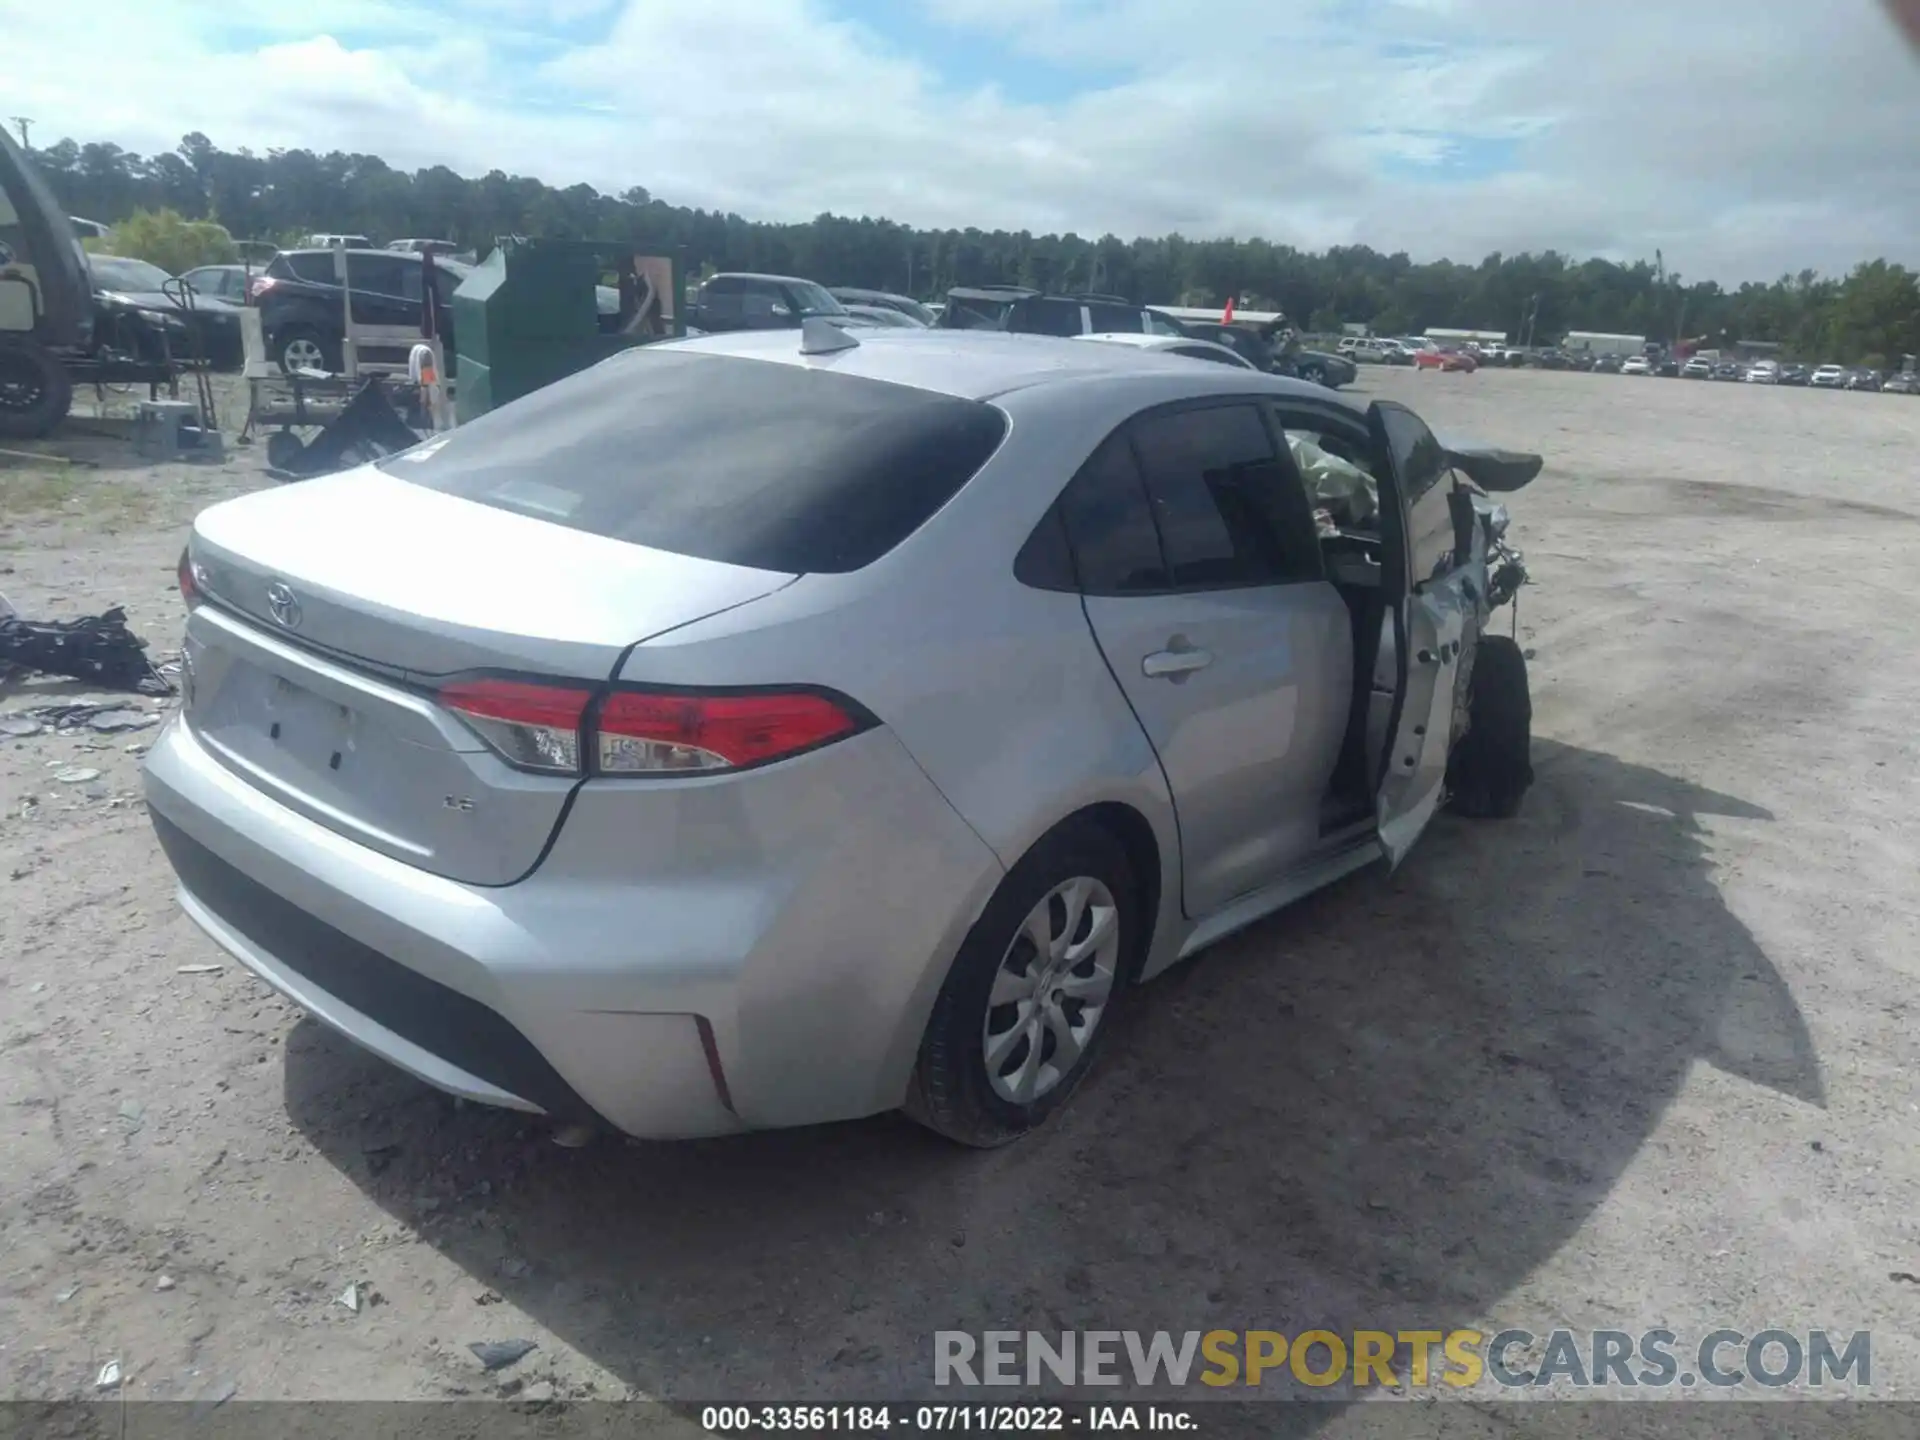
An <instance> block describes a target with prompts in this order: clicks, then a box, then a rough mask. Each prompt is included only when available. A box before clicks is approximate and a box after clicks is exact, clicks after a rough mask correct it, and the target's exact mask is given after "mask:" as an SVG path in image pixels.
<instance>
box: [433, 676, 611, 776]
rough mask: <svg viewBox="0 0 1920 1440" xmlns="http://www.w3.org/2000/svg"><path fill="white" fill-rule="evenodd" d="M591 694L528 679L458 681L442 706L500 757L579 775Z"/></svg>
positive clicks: (530, 766) (526, 767) (529, 766)
mask: <svg viewBox="0 0 1920 1440" xmlns="http://www.w3.org/2000/svg"><path fill="white" fill-rule="evenodd" d="M592 698H593V692H592V691H590V690H582V689H574V688H571V687H563V686H557V685H540V684H535V683H532V682H529V681H525V680H458V681H455V682H454V683H453V684H451V685H448V686H447V687H446V688H445V689H443V690H442V691H441V692H440V702H441V703H442V704H443V705H445V706H446V707H447V708H448V709H449V710H452V711H454V712H455V713H456V714H458V715H459V716H460V717H461V718H462V719H463V720H465V721H466V722H467V724H469V725H471V726H472V727H473V729H474V732H475V733H476V734H477V735H479V736H480V738H481V739H482V740H485V741H486V742H487V743H488V744H489V745H491V746H492V747H493V748H494V749H495V750H496V751H497V752H498V753H499V755H500V758H501V759H503V760H505V761H507V762H508V763H509V764H511V765H515V766H518V767H519V768H520V769H522V770H539V771H544V772H546V773H548V774H555V775H578V774H579V773H580V756H581V748H580V729H581V721H582V720H583V719H584V718H585V717H586V713H587V702H588V701H589V700H591V699H592Z"/></svg>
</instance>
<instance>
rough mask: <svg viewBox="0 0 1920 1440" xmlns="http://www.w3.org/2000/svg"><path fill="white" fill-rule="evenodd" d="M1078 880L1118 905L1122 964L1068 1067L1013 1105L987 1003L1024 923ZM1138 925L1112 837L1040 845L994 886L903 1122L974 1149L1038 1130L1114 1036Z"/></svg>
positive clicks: (1133, 885)
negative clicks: (998, 1065)
mask: <svg viewBox="0 0 1920 1440" xmlns="http://www.w3.org/2000/svg"><path fill="white" fill-rule="evenodd" d="M1082 876H1084V877H1088V878H1091V879H1094V880H1098V881H1099V882H1100V883H1101V884H1103V885H1105V886H1106V888H1107V890H1108V892H1109V893H1110V894H1111V895H1112V896H1113V899H1114V908H1115V910H1116V912H1117V916H1116V918H1117V921H1118V926H1119V961H1118V964H1117V966H1116V974H1115V977H1114V982H1113V988H1112V991H1111V992H1110V994H1109V996H1108V998H1107V1001H1106V1004H1105V1006H1104V1008H1103V1010H1102V1013H1101V1015H1100V1018H1099V1022H1098V1023H1097V1024H1096V1025H1095V1026H1094V1027H1093V1033H1092V1035H1091V1036H1090V1037H1089V1038H1088V1041H1087V1043H1086V1046H1085V1048H1084V1049H1083V1050H1082V1052H1081V1054H1080V1056H1079V1058H1078V1059H1077V1060H1075V1061H1074V1063H1073V1066H1072V1068H1071V1069H1069V1070H1068V1071H1067V1072H1066V1074H1065V1075H1064V1076H1062V1077H1061V1079H1060V1081H1059V1082H1058V1083H1057V1084H1056V1085H1055V1086H1054V1087H1053V1088H1052V1089H1050V1090H1048V1091H1047V1092H1046V1093H1045V1094H1043V1095H1041V1096H1039V1097H1038V1098H1037V1099H1035V1100H1033V1101H1030V1102H1028V1103H1025V1104H1016V1103H1014V1102H1012V1101H1009V1100H1008V1099H1006V1098H1004V1097H1002V1096H1001V1095H1000V1094H998V1093H997V1092H996V1091H995V1090H994V1088H993V1084H992V1081H991V1080H990V1078H989V1075H988V1070H987V1062H986V1052H985V1034H984V1032H985V1028H986V1025H987V1023H988V1019H989V1006H988V1003H987V1002H988V999H989V996H990V993H991V991H992V988H993V985H994V981H995V979H996V977H997V976H998V975H999V973H1000V968H1001V964H1002V962H1003V961H1004V960H1006V959H1007V958H1008V956H1009V955H1010V954H1012V953H1013V951H1014V947H1015V945H1016V942H1018V941H1019V940H1020V939H1021V935H1020V931H1021V927H1022V925H1023V923H1024V922H1025V920H1026V918H1027V916H1028V914H1029V913H1031V912H1032V911H1033V910H1034V909H1035V908H1036V907H1037V906H1038V905H1039V904H1040V902H1041V901H1042V900H1044V899H1046V898H1047V896H1048V894H1049V893H1050V892H1051V891H1053V890H1054V889H1055V888H1056V887H1058V886H1060V885H1061V884H1063V883H1065V882H1067V881H1069V880H1072V879H1075V878H1078V877H1082ZM1144 926H1145V918H1144V917H1143V915H1142V913H1141V903H1140V896H1139V887H1138V882H1137V880H1136V878H1135V876H1134V873H1133V867H1132V866H1131V865H1129V864H1128V863H1127V854H1126V851H1125V850H1124V849H1123V848H1122V847H1121V845H1120V843H1119V841H1117V840H1115V839H1114V838H1113V836H1112V835H1111V834H1109V833H1108V832H1107V831H1105V830H1103V829H1101V828H1100V827H1099V826H1097V825H1094V824H1091V823H1088V822H1081V821H1069V822H1068V823H1067V824H1065V825H1062V826H1061V827H1060V828H1059V829H1057V830H1055V831H1053V832H1052V833H1051V834H1050V835H1048V836H1046V837H1045V838H1044V839H1042V840H1041V841H1040V842H1039V843H1038V844H1037V845H1035V846H1034V847H1033V849H1032V850H1030V851H1028V852H1027V854H1026V856H1025V857H1024V858H1023V859H1022V860H1021V861H1020V863H1019V864H1018V865H1015V866H1014V867H1013V869H1012V870H1010V871H1009V872H1008V873H1007V875H1006V878H1005V879H1003V880H1002V881H1001V882H1000V888H999V889H997V890H996V891H994V894H993V898H992V899H991V900H989V901H988V902H987V908H986V910H985V911H984V912H983V913H982V914H981V916H980V918H979V920H977V921H976V922H975V923H974V926H973V929H972V930H970V931H969V932H968V933H967V938H966V940H965V941H964V942H963V943H962V945H961V946H960V953H959V954H958V955H957V956H955V957H954V962H953V968H952V970H950V971H949V972H948V974H947V979H946V983H945V984H944V985H943V986H941V989H940V996H939V998H938V999H937V1000H936V1001H935V1002H934V1006H933V1014H932V1016H931V1017H930V1018H929V1019H928V1021H927V1029H926V1033H925V1034H924V1035H923V1036H922V1037H921V1041H920V1057H919V1060H918V1062H917V1064H916V1065H915V1067H914V1072H913V1080H912V1083H911V1084H910V1085H909V1087H908V1091H907V1101H906V1105H905V1110H906V1113H907V1114H908V1115H909V1116H910V1117H911V1118H913V1119H914V1120H917V1121H918V1122H919V1123H920V1124H922V1125H924V1126H926V1127H927V1128H928V1129H930V1130H933V1131H935V1132H937V1133H939V1134H941V1135H944V1136H946V1137H947V1138H948V1139H950V1140H955V1141H958V1142H959V1143H960V1144H962V1145H971V1146H974V1147H976V1148H980V1149H988V1148H991V1147H993V1146H996V1145H1004V1144H1006V1143H1007V1142H1008V1141H1010V1140H1017V1139H1019V1138H1020V1137H1021V1136H1022V1135H1024V1134H1026V1133H1027V1132H1028V1131H1029V1130H1032V1129H1034V1128H1035V1127H1036V1126H1038V1125H1040V1124H1041V1123H1043V1122H1044V1121H1045V1120H1046V1119H1047V1117H1048V1116H1050V1115H1052V1114H1053V1113H1054V1111H1056V1110H1058V1109H1059V1108H1060V1107H1061V1106H1062V1105H1064V1104H1065V1103H1066V1102H1067V1100H1068V1098H1069V1097H1070V1096H1071V1095H1072V1094H1073V1092H1074V1090H1075V1089H1076V1088H1078V1086H1079V1084H1080V1082H1081V1080H1083V1079H1084V1078H1085V1077H1086V1074H1087V1071H1088V1070H1089V1068H1091V1066H1092V1064H1093V1061H1094V1057H1095V1056H1097V1055H1098V1054H1099V1052H1100V1048H1101V1046H1102V1045H1103V1044H1104V1043H1105V1041H1106V1037H1107V1035H1108V1033H1109V1032H1111V1030H1112V1029H1113V1021H1114V1012H1115V1009H1116V1007H1117V1006H1118V1005H1119V1004H1120V1003H1121V1001H1122V999H1123V997H1124V995H1125V992H1126V990H1127V987H1128V985H1129V984H1130V982H1131V979H1132V976H1133V974H1134V972H1135V971H1136V969H1137V968H1138V961H1139V955H1140V953H1141V952H1142V950H1143V949H1144V941H1145V938H1146V931H1145V928H1144ZM1003 1008H1006V1007H1003ZM1021 1043H1026V1042H1021ZM1015 1053H1016V1055H1017V1054H1018V1051H1017V1050H1016V1052H1015Z"/></svg>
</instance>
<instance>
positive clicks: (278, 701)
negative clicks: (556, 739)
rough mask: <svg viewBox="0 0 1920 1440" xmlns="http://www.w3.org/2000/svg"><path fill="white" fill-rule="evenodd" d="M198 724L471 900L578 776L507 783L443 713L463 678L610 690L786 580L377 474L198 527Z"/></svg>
mask: <svg viewBox="0 0 1920 1440" xmlns="http://www.w3.org/2000/svg"><path fill="white" fill-rule="evenodd" d="M191 555H192V564H193V570H192V573H193V576H194V583H195V584H196V586H197V587H198V588H199V589H200V591H201V592H202V594H203V596H204V598H205V599H206V600H207V601H209V602H211V603H207V604H202V605H199V606H197V607H196V608H195V610H194V612H193V614H192V616H191V618H190V620H189V624H188V635H187V651H186V653H187V662H188V666H189V672H190V677H191V679H190V683H189V686H188V706H187V713H188V723H189V724H190V725H191V726H192V728H193V730H194V732H195V734H196V735H198V736H199V737H200V738H201V740H202V741H203V743H205V744H206V745H207V746H208V748H209V749H210V750H211V751H212V753H214V754H215V755H216V756H218V757H219V759H220V760H221V761H222V763H224V764H226V765H227V766H228V767H229V768H230V769H232V770H233V771H235V773H237V774H239V775H241V776H243V777H244V778H246V779H247V780H248V781H249V782H250V783H252V784H254V785H255V786H257V787H258V788H259V789H261V790H262V791H263V792H265V793H266V794H268V795H271V796H272V797H273V798H274V799H276V800H277V801H279V802H280V803H282V804H284V805H286V806H288V807H289V808H291V809H293V810H295V811H297V812H299V813H301V814H303V815H305V816H307V817H308V818H309V819H312V820H315V821H317V822H318V823H320V824H323V825H325V826H327V827H328V828H329V829H332V830H334V831H336V832H338V833H340V834H343V835H346V836H348V837H350V838H351V839H354V840H356V841H358V842H359V843H361V844H364V845H367V846H369V847H370V848H373V849H375V850H378V851H380V852H382V853H384V854H387V855H390V856H392V857H394V858H395V859H399V860H404V861H406V862H408V863H411V864H415V865H418V866H420V867H422V868H423V869H427V870H431V871H433V872H434V873H436V874H441V875H446V876H449V877H452V878H455V879H460V880H465V881H469V882H472V883H476V884H486V885H501V884H509V883H511V882H513V881H514V880H517V879H519V878H520V877H521V876H523V875H524V874H526V873H527V872H528V870H530V869H531V868H532V866H533V865H534V864H535V863H536V862H537V861H538V859H539V857H540V855H541V854H542V852H543V851H544V850H545V848H546V845H547V842H548V840H549V838H550V837H551V835H552V833H553V830H554V827H555V825H556V824H558V822H559V820H560V818H561V816H562V814H563V813H564V809H565V806H566V803H567V798H568V796H569V795H570V794H571V793H572V790H573V788H574V786H575V785H576V784H578V779H577V777H573V776H567V775H547V774H531V773H527V772H525V771H522V770H516V769H514V768H512V767H511V766H508V765H507V764H506V763H505V762H504V761H502V760H501V759H500V758H499V756H498V755H497V754H495V753H494V752H493V751H492V750H491V749H489V747H488V746H487V745H486V744H485V743H484V742H483V741H482V740H481V738H480V737H479V735H478V734H476V733H475V732H474V730H473V728H472V727H471V726H470V725H469V724H467V723H466V722H464V721H463V720H462V719H461V718H460V717H459V716H457V715H456V714H454V713H453V712H452V711H450V710H449V709H448V708H447V707H446V706H444V705H442V704H441V703H439V701H438V700H437V699H436V698H435V697H436V694H437V692H438V691H439V689H440V688H441V687H442V686H443V685H445V684H446V683H447V682H448V681H449V680H451V679H453V678H454V677H471V676H473V675H474V674H476V673H485V674H493V675H501V674H505V675H518V676H535V677H539V678H541V679H543V680H556V681H562V682H564V681H575V682H578V683H579V684H580V685H581V686H582V687H583V688H597V687H598V686H600V685H602V684H604V683H605V682H606V681H607V679H608V678H609V677H610V676H611V675H612V674H613V672H614V670H615V668H616V666H617V665H618V663H619V660H620V658H621V656H622V655H623V654H624V653H625V651H626V650H627V649H628V648H629V647H630V646H631V645H633V644H634V643H636V642H639V641H642V640H645V639H648V638H651V637H653V636H656V635H659V634H660V633H662V632H664V631H667V630H671V629H674V628H676V627H678V626H681V625H684V624H687V623H689V622H691V621H694V620H698V619H701V618H703V617H705V616H708V615H712V614H715V613H717V612H719V611H722V610H726V609H731V608H733V607H734V606H737V605H742V604H745V603H748V602H750V601H752V600H754V599H756V598H758V597H760V596H762V595H766V594H769V593H771V592H772V591H774V590H777V589H779V588H780V587H781V586H783V585H785V584H787V583H789V582H790V581H791V580H792V579H793V578H794V577H793V576H792V575H790V574H785V573H780V572H774V571H768V570H759V569H753V568H750V567H746V566H739V565H730V564H724V563H720V562H717V561H709V560H701V559H696V558H693V557H689V556H684V555H678V554H673V553H670V552H667V551H662V550H656V549H652V548H649V547H647V546H643V545H636V544H632V543H629V542H625V541H620V540H613V539H609V538H606V537H603V536H598V535H594V534H590V533H587V532H584V531H580V530H574V529H569V528H566V527H563V526H559V525H553V524H549V523H547V522H544V521H540V520H534V519H529V518H527V517H525V516H520V515H515V514H512V513H510V512H508V511H504V510H500V509H497V508H493V507H489V506H486V505H481V504H478V503H475V502H473V501H469V500H464V499H460V498H458V497H455V496H450V495H446V494H443V493H440V492H437V491H433V490H428V489H426V488H423V487H420V486H416V485H412V484H408V483H407V482H405V481H403V480H399V479H397V478H395V477H392V476H389V475H385V474H382V473H381V472H379V471H378V470H375V469H372V468H371V467H368V468H364V469H361V470H356V471H351V472H348V473H346V474H343V475H337V476H331V477H328V478H326V479H322V480H314V481H307V482H304V483H302V484H299V485H295V486H288V487H286V488H283V489H279V490H274V491H269V492H264V493H262V494H258V495H253V496H248V497H246V498H244V499H242V500H238V501H232V502H228V503H227V504H224V505H218V506H215V507H213V508H212V509H210V510H208V511H206V512H204V513H203V514H202V515H201V516H200V518H199V520H198V521H197V522H196V523H195V526H194V534H193V540H192V545H191Z"/></svg>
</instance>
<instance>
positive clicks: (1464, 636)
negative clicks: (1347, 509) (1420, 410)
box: [1367, 400, 1478, 866]
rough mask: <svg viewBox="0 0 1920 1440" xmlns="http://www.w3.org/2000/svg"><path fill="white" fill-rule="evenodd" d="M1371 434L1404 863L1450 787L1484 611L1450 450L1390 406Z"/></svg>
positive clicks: (1388, 791) (1399, 848)
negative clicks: (1457, 711) (1466, 674)
mask: <svg viewBox="0 0 1920 1440" xmlns="http://www.w3.org/2000/svg"><path fill="white" fill-rule="evenodd" d="M1367 429H1368V432H1369V433H1370V435H1371V437H1372V441H1373V459H1374V466H1373V469H1374V474H1375V476H1376V478H1377V479H1378V481H1379V485H1380V539H1381V552H1382V557H1381V582H1382V585H1383V587H1384V599H1385V601H1386V610H1387V621H1386V623H1387V624H1388V625H1390V626H1391V627H1392V633H1393V665H1394V668H1395V672H1396V676H1395V687H1394V702H1393V709H1392V712H1391V715H1390V718H1389V720H1388V722H1387V743H1386V748H1385V750H1384V752H1383V753H1382V754H1381V757H1380V770H1379V773H1378V774H1377V775H1376V776H1375V782H1376V784H1377V787H1378V788H1377V790H1376V792H1375V794H1376V800H1375V806H1376V813H1377V816H1378V822H1379V833H1380V845H1381V848H1382V849H1383V850H1384V851H1385V852H1386V856H1387V862H1388V864H1389V865H1395V866H1397V865H1398V864H1399V863H1400V861H1401V859H1402V858H1403V857H1404V856H1405V855H1406V853H1407V851H1408V850H1409V849H1411V848H1412V846H1413V842H1414V841H1415V840H1417V839H1418V838H1419V837H1420V833H1421V831H1423V830H1425V829H1426V828H1427V822H1428V821H1429V820H1431V819H1432V818H1433V812H1434V811H1435V810H1436V809H1438V808H1439V805H1440V799H1441V796H1442V794H1443V793H1444V790H1445V785H1446V777H1447V756H1448V753H1449V751H1450V750H1451V749H1452V745H1453V715H1454V708H1453V697H1454V683H1455V679H1456V677H1457V675H1458V673H1459V668H1460V652H1461V649H1462V647H1463V646H1464V645H1465V644H1466V643H1467V642H1468V640H1469V638H1470V637H1469V635H1468V633H1467V632H1468V627H1469V626H1471V625H1472V624H1474V623H1475V620H1476V617H1477V614H1478V607H1477V602H1476V599H1475V597H1474V595H1473V594H1472V593H1470V590H1469V586H1470V585H1471V583H1472V580H1471V569H1470V566H1471V562H1472V555H1471V547H1470V541H1469V540H1467V538H1466V537H1465V535H1464V534H1463V530H1462V527H1460V526H1459V525H1457V524H1456V514H1455V505H1454V502H1453V490H1454V484H1453V479H1452V474H1453V472H1452V466H1451V463H1450V457H1449V455H1448V452H1447V451H1446V449H1445V448H1444V447H1443V446H1442V445H1441V444H1440V442H1439V441H1438V440H1436V439H1435V438H1434V435H1433V432H1432V431H1431V430H1429V429H1428V428H1427V426H1426V424H1425V422H1424V421H1422V420H1421V419H1420V417H1419V416H1417V415H1415V414H1414V413H1413V412H1412V411H1411V410H1408V409H1407V408H1406V407H1405V406H1401V405H1395V404H1393V403H1392V402H1391V401H1386V400H1381V401H1376V402H1375V403H1374V404H1373V405H1372V406H1371V407H1370V408H1369V409H1368V411H1367Z"/></svg>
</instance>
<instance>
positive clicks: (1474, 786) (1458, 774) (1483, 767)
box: [1447, 635, 1533, 820]
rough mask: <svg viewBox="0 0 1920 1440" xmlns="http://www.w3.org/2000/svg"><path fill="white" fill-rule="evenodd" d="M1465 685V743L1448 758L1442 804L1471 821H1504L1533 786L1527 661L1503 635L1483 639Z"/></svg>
mask: <svg viewBox="0 0 1920 1440" xmlns="http://www.w3.org/2000/svg"><path fill="white" fill-rule="evenodd" d="M1468 684H1469V686H1470V690H1469V694H1468V696H1467V716H1468V728H1467V734H1466V738H1464V739H1463V740H1461V741H1460V743H1459V744H1458V745H1455V746H1454V747H1453V753H1452V754H1451V755H1450V756H1448V757H1447V797H1448V798H1447V804H1448V807H1449V808H1450V809H1451V810H1452V811H1453V812H1454V813H1455V814H1456V815H1464V816H1467V817H1469V818H1471V819H1475V820H1508V819H1511V818H1512V817H1513V816H1515V815H1517V814H1519V813H1520V801H1521V799H1522V798H1523V797H1524V796H1525V795H1526V793H1527V787H1528V786H1529V785H1531V784H1533V755H1532V750H1533V697H1532V694H1531V692H1530V691H1529V690H1528V688H1527V657H1526V656H1525V655H1523V654H1521V652H1520V647H1519V645H1518V644H1516V643H1515V642H1514V641H1513V640H1511V639H1509V638H1508V637H1507V636H1505V635H1482V636H1481V637H1480V642H1479V644H1478V645H1477V646H1476V647H1475V649H1474V656H1473V676H1472V678H1471V680H1470V681H1469V682H1468Z"/></svg>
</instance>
